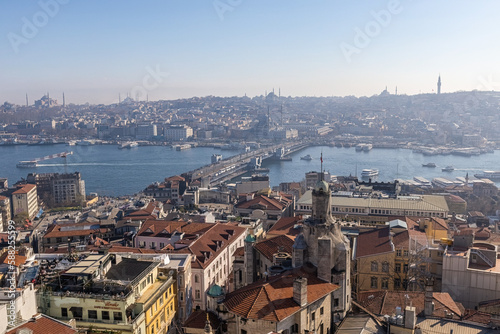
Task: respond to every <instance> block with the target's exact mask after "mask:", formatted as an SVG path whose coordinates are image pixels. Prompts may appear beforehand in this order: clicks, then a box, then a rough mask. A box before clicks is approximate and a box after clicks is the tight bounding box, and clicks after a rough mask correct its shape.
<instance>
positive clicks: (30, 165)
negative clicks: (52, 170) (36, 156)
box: [16, 161, 38, 168]
mask: <svg viewBox="0 0 500 334" xmlns="http://www.w3.org/2000/svg"><path fill="white" fill-rule="evenodd" d="M37 166H38V165H37V162H36V161H19V162H18V163H17V164H16V167H17V168H34V167H37Z"/></svg>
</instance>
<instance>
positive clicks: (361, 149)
mask: <svg viewBox="0 0 500 334" xmlns="http://www.w3.org/2000/svg"><path fill="white" fill-rule="evenodd" d="M364 146H365V144H358V145H356V151H358V152H360V151H363V148H364Z"/></svg>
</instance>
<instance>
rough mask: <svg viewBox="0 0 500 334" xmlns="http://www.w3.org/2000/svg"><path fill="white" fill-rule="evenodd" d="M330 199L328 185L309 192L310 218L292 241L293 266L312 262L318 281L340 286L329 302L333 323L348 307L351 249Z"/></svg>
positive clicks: (323, 182)
mask: <svg viewBox="0 0 500 334" xmlns="http://www.w3.org/2000/svg"><path fill="white" fill-rule="evenodd" d="M330 196H331V193H330V188H329V186H328V183H326V182H325V181H319V182H318V183H317V184H316V187H315V188H314V189H313V191H312V215H311V217H310V218H308V219H306V220H305V221H304V229H303V232H302V234H300V235H298V236H297V238H296V239H295V243H294V246H293V264H294V266H299V265H300V264H301V263H302V264H303V263H306V262H309V263H312V264H313V265H315V266H316V267H317V269H318V278H320V279H322V280H324V281H327V282H330V283H334V284H337V285H339V286H340V289H338V290H337V291H335V292H334V300H333V302H332V310H333V312H334V313H335V314H338V315H339V317H340V318H338V319H336V320H340V319H342V318H344V317H345V315H346V313H347V312H348V311H349V310H350V308H351V285H350V272H351V262H350V255H351V249H350V246H349V241H348V240H347V238H346V237H345V236H344V235H343V234H342V231H341V229H340V224H339V223H338V222H337V221H336V220H335V219H334V218H333V217H332V215H331V204H330ZM304 241H305V244H306V246H304Z"/></svg>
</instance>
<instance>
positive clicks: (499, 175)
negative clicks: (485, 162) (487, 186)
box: [474, 170, 500, 181]
mask: <svg viewBox="0 0 500 334" xmlns="http://www.w3.org/2000/svg"><path fill="white" fill-rule="evenodd" d="M474 177H475V178H478V179H489V180H492V181H499V180H500V171H493V170H485V171H484V172H483V173H482V174H474Z"/></svg>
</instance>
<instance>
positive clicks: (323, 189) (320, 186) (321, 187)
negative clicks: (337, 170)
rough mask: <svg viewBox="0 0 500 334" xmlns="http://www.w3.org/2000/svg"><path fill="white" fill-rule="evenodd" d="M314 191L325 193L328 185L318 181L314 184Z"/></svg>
mask: <svg viewBox="0 0 500 334" xmlns="http://www.w3.org/2000/svg"><path fill="white" fill-rule="evenodd" d="M314 190H316V191H317V192H320V191H321V192H324V193H327V192H328V190H329V186H328V183H326V181H318V183H316V187H314Z"/></svg>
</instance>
